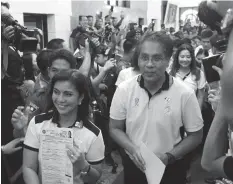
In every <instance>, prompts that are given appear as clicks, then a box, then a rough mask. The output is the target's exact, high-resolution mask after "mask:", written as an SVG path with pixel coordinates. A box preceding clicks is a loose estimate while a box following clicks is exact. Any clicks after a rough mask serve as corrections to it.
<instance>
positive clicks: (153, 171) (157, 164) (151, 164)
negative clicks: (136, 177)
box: [140, 143, 165, 184]
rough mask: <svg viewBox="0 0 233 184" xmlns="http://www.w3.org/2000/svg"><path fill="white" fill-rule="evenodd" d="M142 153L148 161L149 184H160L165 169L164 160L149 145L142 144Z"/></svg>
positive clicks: (147, 176) (146, 171)
mask: <svg viewBox="0 0 233 184" xmlns="http://www.w3.org/2000/svg"><path fill="white" fill-rule="evenodd" d="M140 149H141V154H142V157H143V159H144V161H145V163H146V170H145V174H146V178H147V182H148V184H159V183H160V181H161V179H162V177H163V174H164V170H165V165H164V164H163V162H162V161H161V160H160V159H159V158H158V157H157V156H156V155H155V154H154V153H153V152H152V151H151V150H149V149H148V147H147V146H146V145H145V144H144V143H142V144H141V147H140Z"/></svg>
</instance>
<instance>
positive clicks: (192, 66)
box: [170, 44, 200, 81]
mask: <svg viewBox="0 0 233 184" xmlns="http://www.w3.org/2000/svg"><path fill="white" fill-rule="evenodd" d="M183 50H188V51H189V53H190V56H191V64H190V71H191V74H192V75H195V76H196V81H198V80H199V79H200V70H199V69H198V68H197V63H196V59H195V56H194V49H193V47H192V46H191V45H189V44H182V45H181V46H180V47H179V48H178V49H177V51H176V53H175V55H174V60H173V64H172V69H171V72H170V74H171V75H172V76H174V77H175V76H176V73H177V72H178V70H179V68H180V64H179V55H180V52H181V51H183Z"/></svg>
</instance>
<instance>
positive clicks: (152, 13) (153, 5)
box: [147, 0, 162, 31]
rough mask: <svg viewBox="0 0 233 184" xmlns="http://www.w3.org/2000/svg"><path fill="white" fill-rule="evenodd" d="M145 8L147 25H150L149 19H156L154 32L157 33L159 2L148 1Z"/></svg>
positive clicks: (159, 23)
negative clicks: (146, 8)
mask: <svg viewBox="0 0 233 184" xmlns="http://www.w3.org/2000/svg"><path fill="white" fill-rule="evenodd" d="M147 6H148V10H147V20H148V21H147V24H150V22H151V19H156V22H155V27H154V30H155V31H159V30H160V25H161V8H162V3H161V0H148V1H147Z"/></svg>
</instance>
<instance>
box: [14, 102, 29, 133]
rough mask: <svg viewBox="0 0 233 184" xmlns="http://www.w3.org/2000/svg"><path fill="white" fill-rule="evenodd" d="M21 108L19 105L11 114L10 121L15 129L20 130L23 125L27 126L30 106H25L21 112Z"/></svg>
mask: <svg viewBox="0 0 233 184" xmlns="http://www.w3.org/2000/svg"><path fill="white" fill-rule="evenodd" d="M23 109H24V107H23V106H19V107H17V109H15V111H14V113H13V114H12V117H11V123H12V125H13V127H14V128H15V129H16V130H22V129H23V128H24V127H26V126H27V123H28V115H29V113H30V108H29V107H27V108H26V110H25V112H22V111H23Z"/></svg>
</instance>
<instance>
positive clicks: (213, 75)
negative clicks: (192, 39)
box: [202, 54, 223, 83]
mask: <svg viewBox="0 0 233 184" xmlns="http://www.w3.org/2000/svg"><path fill="white" fill-rule="evenodd" d="M202 63H203V66H204V71H205V76H206V80H207V82H208V83H211V82H215V81H219V80H220V76H219V74H218V72H216V71H215V70H214V69H213V68H212V66H217V67H219V68H223V65H222V57H221V54H217V55H214V56H210V57H206V58H203V59H202Z"/></svg>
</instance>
